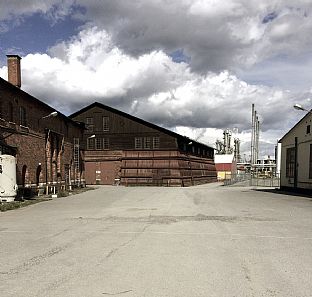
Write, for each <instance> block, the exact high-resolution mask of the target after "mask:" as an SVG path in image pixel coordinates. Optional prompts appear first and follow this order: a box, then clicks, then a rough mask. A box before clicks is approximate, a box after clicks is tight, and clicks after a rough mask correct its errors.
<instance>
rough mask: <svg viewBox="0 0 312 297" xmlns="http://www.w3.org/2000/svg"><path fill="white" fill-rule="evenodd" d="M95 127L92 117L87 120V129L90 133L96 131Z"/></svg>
mask: <svg viewBox="0 0 312 297" xmlns="http://www.w3.org/2000/svg"><path fill="white" fill-rule="evenodd" d="M93 127H94V123H93V118H92V117H88V118H86V128H87V129H88V130H89V131H90V132H93V130H94V128H93Z"/></svg>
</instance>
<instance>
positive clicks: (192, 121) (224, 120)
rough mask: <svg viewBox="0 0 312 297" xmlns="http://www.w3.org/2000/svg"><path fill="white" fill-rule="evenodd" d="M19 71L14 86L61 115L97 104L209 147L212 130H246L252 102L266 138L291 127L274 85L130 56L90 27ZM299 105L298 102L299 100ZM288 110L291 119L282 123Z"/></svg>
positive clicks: (157, 55) (285, 101) (282, 94)
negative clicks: (18, 84) (183, 133)
mask: <svg viewBox="0 0 312 297" xmlns="http://www.w3.org/2000/svg"><path fill="white" fill-rule="evenodd" d="M22 70H23V71H22V77H23V79H22V80H23V83H22V88H23V89H24V90H25V91H27V92H29V93H30V94H33V95H34V96H36V97H37V98H39V99H41V100H43V101H45V102H46V103H48V104H50V105H52V106H54V107H55V108H56V109H58V110H60V111H62V112H64V113H66V114H70V113H72V112H74V111H76V110H78V109H79V108H82V107H83V106H86V105H88V104H91V103H93V102H94V101H99V102H102V103H104V104H107V105H111V106H113V107H116V108H119V109H122V110H124V111H125V112H128V113H131V114H133V115H136V116H138V117H141V118H143V119H145V120H148V121H151V122H153V123H156V124H158V125H161V126H164V127H167V128H170V129H173V130H174V129H178V130H177V131H182V130H179V129H181V128H179V127H187V129H186V128H185V129H186V131H187V134H192V135H190V136H192V138H199V141H204V142H207V143H209V144H213V143H214V141H212V140H213V139H215V136H216V133H215V131H218V133H219V131H222V130H223V129H226V128H230V129H233V128H234V127H237V128H238V129H239V131H240V136H244V135H246V133H250V128H251V123H250V122H251V104H252V103H255V104H256V108H257V110H258V112H259V114H260V115H261V118H262V125H261V127H262V131H263V132H266V131H270V130H271V132H268V133H267V134H264V135H266V139H270V136H269V135H270V133H271V134H272V131H275V130H276V131H279V133H280V136H281V135H282V134H281V133H283V132H282V131H286V130H287V128H288V127H289V126H290V125H291V124H292V123H293V122H294V119H295V112H293V111H292V104H294V103H295V98H296V99H298V97H296V96H294V95H293V94H292V93H289V92H286V91H283V90H282V89H279V88H273V87H272V88H270V87H266V86H261V85H260V86H259V85H250V84H247V83H246V82H244V81H242V80H240V79H239V78H237V77H236V76H235V75H233V74H231V73H230V72H229V71H222V72H220V73H213V72H207V73H206V74H204V75H203V74H198V73H194V72H192V71H191V68H190V66H189V65H188V64H187V63H183V62H182V63H175V62H174V61H173V60H172V59H171V57H170V56H168V55H167V54H166V53H165V52H163V51H151V52H149V53H147V54H142V55H140V56H138V57H132V56H131V55H128V54H126V53H125V52H124V51H123V50H122V49H120V48H118V47H117V46H116V45H115V44H114V42H113V39H112V37H111V35H110V34H109V33H108V32H107V31H105V30H100V29H98V28H96V27H93V28H87V29H85V30H83V31H81V32H80V33H79V35H77V36H76V37H73V38H72V39H71V40H69V41H67V42H61V43H59V44H57V45H55V46H54V47H52V48H50V50H49V53H48V54H38V53H37V54H29V55H27V56H25V57H23V59H22ZM5 72H6V67H3V68H2V69H0V76H2V77H4V78H6V76H5V75H6V74H5ZM307 94H309V93H307ZM307 94H305V96H306V95H307ZM311 97H312V96H311ZM299 101H300V102H298V103H304V102H303V101H304V96H303V95H302V99H301V100H299ZM277 111H278V112H277ZM289 112H293V116H290V117H289V118H288V120H287V121H285V114H287V113H289ZM221 137H222V134H221ZM244 137H245V136H244ZM244 139H245V138H244ZM246 141H248V140H246ZM274 141H275V140H274Z"/></svg>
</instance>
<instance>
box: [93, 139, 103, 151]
mask: <svg viewBox="0 0 312 297" xmlns="http://www.w3.org/2000/svg"><path fill="white" fill-rule="evenodd" d="M95 148H96V149H97V150H102V149H103V140H102V138H96V139H95Z"/></svg>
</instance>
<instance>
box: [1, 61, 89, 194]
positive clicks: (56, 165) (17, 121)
mask: <svg viewBox="0 0 312 297" xmlns="http://www.w3.org/2000/svg"><path fill="white" fill-rule="evenodd" d="M7 57H8V81H9V82H7V81H5V80H4V79H1V78H0V154H11V155H14V156H15V157H16V160H17V183H18V186H19V188H24V187H26V188H27V187H33V188H37V187H43V186H44V185H50V186H51V187H55V186H56V185H57V186H60V185H61V184H62V185H65V184H67V185H68V184H69V183H71V182H74V181H77V182H78V181H80V180H81V178H82V177H83V176H82V174H83V173H82V171H83V166H82V165H83V163H82V155H81V151H80V147H79V142H80V139H81V138H82V134H83V129H84V128H83V125H81V124H79V123H77V122H74V121H72V120H71V119H69V118H68V117H66V116H65V115H63V114H62V113H60V112H58V111H56V110H55V109H54V108H52V107H50V106H49V105H47V104H45V103H43V102H42V101H40V100H38V99H37V98H35V97H33V96H31V95H29V94H28V93H26V92H24V91H22V90H21V89H20V87H21V71H20V57H19V56H17V55H8V56H7ZM75 144H76V145H75ZM74 153H76V155H75V154H74ZM51 187H49V188H48V189H50V190H51Z"/></svg>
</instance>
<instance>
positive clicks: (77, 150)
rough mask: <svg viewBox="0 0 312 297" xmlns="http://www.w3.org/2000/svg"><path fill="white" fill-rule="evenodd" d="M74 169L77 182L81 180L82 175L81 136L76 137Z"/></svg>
mask: <svg viewBox="0 0 312 297" xmlns="http://www.w3.org/2000/svg"><path fill="white" fill-rule="evenodd" d="M74 168H75V169H74V170H75V182H77V180H78V182H79V178H78V177H79V175H80V170H79V168H80V145H79V138H74Z"/></svg>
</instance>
